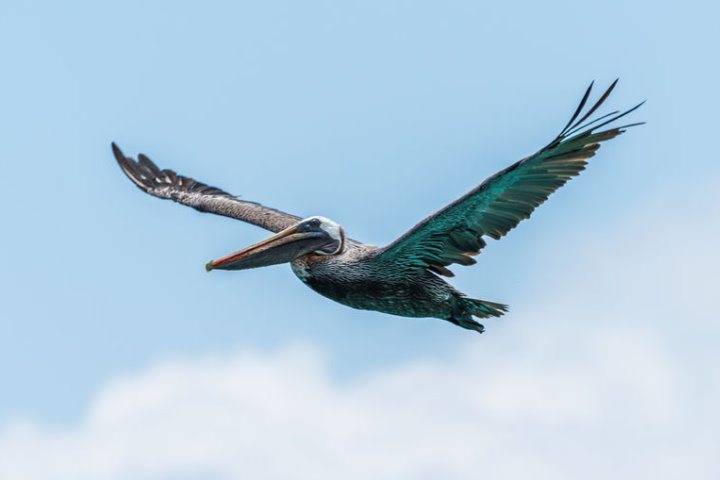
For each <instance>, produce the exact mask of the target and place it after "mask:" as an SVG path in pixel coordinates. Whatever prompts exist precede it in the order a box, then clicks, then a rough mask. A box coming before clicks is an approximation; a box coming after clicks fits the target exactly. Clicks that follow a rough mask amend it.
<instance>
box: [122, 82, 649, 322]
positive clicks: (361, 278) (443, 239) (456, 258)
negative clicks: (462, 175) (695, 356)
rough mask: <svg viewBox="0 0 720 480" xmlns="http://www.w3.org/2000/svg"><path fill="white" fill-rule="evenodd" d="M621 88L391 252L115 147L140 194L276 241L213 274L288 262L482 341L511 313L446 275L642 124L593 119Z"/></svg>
mask: <svg viewBox="0 0 720 480" xmlns="http://www.w3.org/2000/svg"><path fill="white" fill-rule="evenodd" d="M616 84H617V80H615V81H614V82H613V83H612V84H611V85H610V86H609V88H608V89H607V90H606V91H605V92H604V93H603V94H602V95H601V96H600V98H599V99H598V100H597V101H596V102H595V103H594V104H593V106H592V107H590V108H589V109H587V110H586V111H585V105H586V103H587V101H588V98H589V97H590V93H591V91H592V87H593V83H591V84H590V86H589V87H588V88H587V90H586V91H585V94H584V95H583V97H582V100H581V101H580V104H579V105H578V107H577V109H576V110H575V112H574V114H573V115H572V117H571V118H570V120H569V121H568V123H567V124H566V125H565V127H564V128H563V129H562V130H561V131H560V133H559V134H558V135H557V136H556V137H555V138H554V139H553V140H552V141H551V142H550V143H548V144H547V145H546V146H544V147H543V148H541V149H540V150H538V151H537V152H536V153H534V154H532V155H530V156H528V157H526V158H523V159H522V160H520V161H518V162H516V163H513V164H512V165H510V166H509V167H507V168H506V169H504V170H502V171H500V172H498V173H496V174H495V175H492V176H491V177H489V178H487V179H486V180H485V181H484V182H482V183H481V184H480V185H478V186H477V187H475V188H474V189H473V190H471V191H470V192H468V193H467V194H465V195H463V196H462V197H460V198H458V199H457V200H455V201H454V202H452V203H451V204H450V205H448V206H446V207H445V208H443V209H441V210H439V211H438V212H436V213H434V214H433V215H430V216H429V217H427V218H426V219H424V220H423V221H421V222H420V223H418V224H417V225H415V226H414V227H413V228H412V229H410V230H409V231H408V232H406V233H405V234H404V235H402V236H401V237H400V238H398V239H397V240H395V241H393V242H392V243H390V244H389V245H386V246H384V247H376V246H373V245H368V244H364V243H361V242H358V241H356V240H353V239H351V238H349V237H348V236H347V234H346V233H345V229H344V228H343V227H342V226H341V225H339V224H338V223H336V222H334V221H332V220H330V219H328V218H325V217H322V216H312V217H308V218H301V217H298V216H295V215H291V214H289V213H285V212H282V211H280V210H276V209H273V208H269V207H266V206H264V205H261V204H259V203H255V202H250V201H247V200H243V199H241V198H239V197H237V196H234V195H231V194H229V193H227V192H226V191H224V190H221V189H219V188H216V187H211V186H209V185H206V184H204V183H201V182H198V181H196V180H193V179H192V178H190V177H185V176H182V175H178V174H177V173H175V172H174V171H172V170H168V169H165V170H161V169H160V168H158V167H157V166H156V165H155V164H154V163H153V162H152V161H151V160H150V159H149V158H148V157H146V156H145V155H143V154H140V155H138V157H137V160H135V159H133V158H131V157H126V156H125V155H124V154H123V152H122V151H121V150H120V148H118V146H117V145H116V144H115V143H113V144H112V150H113V153H114V156H115V159H116V160H117V162H118V164H119V165H120V168H121V169H122V170H123V172H125V174H126V175H127V176H128V178H129V179H130V180H132V182H133V183H135V185H136V186H137V187H138V188H140V189H141V190H142V191H144V192H146V193H148V194H150V195H153V196H155V197H158V198H163V199H168V200H173V201H175V202H178V203H181V204H183V205H187V206H189V207H192V208H194V209H196V210H199V211H201V212H209V213H214V214H217V215H223V216H226V217H230V218H234V219H237V220H242V221H244V222H247V223H251V224H253V225H256V226H258V227H261V228H264V229H266V230H269V231H271V232H273V233H274V235H272V236H271V237H269V238H267V239H266V240H263V241H261V242H259V243H256V244H255V245H252V246H249V247H247V248H244V249H242V250H239V251H237V252H234V253H231V254H229V255H226V256H224V257H220V258H218V259H216V260H212V261H210V262H208V263H207V265H206V269H207V271H211V270H245V269H249V268H257V267H265V266H268V265H275V264H280V263H288V262H289V263H290V265H291V267H292V271H293V273H294V274H295V275H296V276H297V277H298V278H299V279H300V280H301V281H302V282H303V283H305V284H306V285H307V286H309V287H310V288H312V289H313V290H314V291H316V292H317V293H319V294H321V295H323V296H325V297H327V298H330V299H331V300H334V301H336V302H339V303H341V304H343V305H347V306H349V307H352V308H357V309H362V310H376V311H379V312H384V313H389V314H392V315H400V316H403V317H432V318H439V319H443V320H447V321H448V322H451V323H453V324H455V325H458V326H460V327H463V328H466V329H469V330H475V331H477V332H480V333H482V332H483V331H484V329H485V328H484V326H483V325H482V324H481V323H480V322H478V321H477V320H475V319H476V318H478V319H484V318H489V317H499V316H501V315H503V314H504V313H505V312H506V311H507V309H508V307H507V305H504V304H502V303H496V302H489V301H487V300H479V299H476V298H470V297H468V296H467V295H466V294H464V293H462V292H460V291H458V290H456V289H455V288H453V286H452V285H450V284H449V283H447V282H446V281H445V280H444V279H443V278H442V277H452V276H453V273H452V272H451V271H450V270H449V269H448V267H449V266H450V265H452V264H459V265H472V264H474V263H475V259H473V258H472V257H473V256H474V255H477V254H478V253H480V251H481V250H482V249H483V248H484V247H485V245H486V238H487V237H489V238H492V239H495V240H499V239H500V238H502V237H503V236H504V235H505V234H507V233H508V232H509V231H510V230H511V229H513V228H514V227H515V226H516V225H517V224H518V223H519V222H520V221H521V220H523V219H526V218H528V217H530V214H531V213H532V212H533V210H534V209H535V208H536V207H538V206H539V205H540V204H542V203H543V202H544V201H545V200H546V199H547V198H548V196H549V195H550V194H551V193H553V192H554V191H555V190H557V189H558V188H560V187H561V186H563V185H564V184H565V183H566V182H567V181H568V180H570V178H572V177H574V176H577V175H578V174H580V172H581V171H582V170H584V169H585V166H586V165H587V162H588V159H589V158H590V157H592V156H594V155H595V152H596V151H597V150H598V148H600V144H601V143H602V142H604V141H606V140H610V139H611V138H615V137H616V136H618V135H620V134H621V133H623V132H624V131H625V129H626V128H629V127H633V126H636V125H640V124H641V123H642V122H640V123H632V124H626V125H622V126H609V125H610V124H612V123H614V122H616V121H617V120H618V119H620V118H622V117H624V116H625V115H627V114H629V113H630V112H632V111H634V110H636V109H637V108H638V107H640V106H641V105H642V103H640V104H638V105H636V106H634V107H632V108H630V109H629V110H626V111H624V112H620V111H613V112H610V113H608V114H606V115H602V116H597V117H596V118H592V119H591V116H592V114H593V113H595V111H596V110H597V109H598V108H599V107H600V106H601V105H602V104H603V103H604V102H605V100H606V99H607V98H608V96H609V95H610V93H611V92H612V91H613V89H614V88H615V85H616ZM643 103H644V102H643ZM606 126H609V127H608V128H606V129H603V127H606Z"/></svg>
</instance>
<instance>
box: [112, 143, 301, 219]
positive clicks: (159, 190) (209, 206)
mask: <svg viewBox="0 0 720 480" xmlns="http://www.w3.org/2000/svg"><path fill="white" fill-rule="evenodd" d="M112 150H113V153H114V154H115V159H116V160H117V162H118V165H120V168H122V170H123V172H125V175H127V176H128V178H129V179H130V180H132V181H133V183H134V184H135V185H137V187H138V188H139V189H140V190H142V191H143V192H146V193H149V194H150V195H153V196H155V197H158V198H164V199H167V200H173V201H175V202H178V203H181V204H183V205H187V206H189V207H192V208H194V209H195V210H199V211H201V212H209V213H215V214H217V215H223V216H226V217H230V218H236V219H238V220H242V221H243V222H248V223H252V224H253V225H257V226H258V227H262V228H264V229H266V230H270V231H271V232H279V231H280V230H283V229H285V228H287V227H289V226H291V225H293V224H295V223H297V222H299V221H300V220H301V218H300V217H296V216H295V215H290V214H288V213H285V212H281V211H280V210H275V209H274V208H268V207H265V206H263V205H260V204H259V203H255V202H248V201H245V200H240V199H239V198H238V197H236V196H234V195H230V194H229V193H227V192H225V191H223V190H220V189H219V188H216V187H211V186H209V185H205V184H204V183H201V182H198V181H195V180H193V179H192V178H189V177H184V176H182V175H178V174H177V173H175V172H173V171H172V170H168V169H165V170H160V169H159V168H158V167H157V165H155V164H154V163H153V162H152V161H151V160H150V159H149V158H148V157H146V156H145V155H143V154H142V153H141V154H140V155H138V159H137V160H135V159H133V158H130V157H126V156H125V155H123V153H122V151H121V150H120V149H119V148H118V146H117V145H115V143H113V144H112Z"/></svg>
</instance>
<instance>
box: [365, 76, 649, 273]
mask: <svg viewBox="0 0 720 480" xmlns="http://www.w3.org/2000/svg"><path fill="white" fill-rule="evenodd" d="M616 83H617V80H616V81H615V82H613V84H612V85H611V86H610V88H608V89H607V90H606V91H605V93H604V94H603V95H602V96H601V97H600V99H599V100H598V101H597V102H596V103H595V105H593V106H592V107H591V108H590V109H589V111H588V112H587V113H585V114H584V115H583V116H582V117H580V119H579V120H577V121H576V119H577V118H578V116H580V114H581V112H582V110H583V108H584V106H585V102H586V101H587V99H588V97H589V95H590V91H591V89H592V84H590V87H589V88H588V89H587V91H586V92H585V95H584V96H583V98H582V101H581V102H580V105H579V106H578V108H577V110H576V111H575V113H574V115H573V116H572V118H571V119H570V121H569V122H568V124H567V125H566V126H565V128H564V129H563V130H562V132H560V134H559V135H558V136H557V137H556V138H555V139H554V140H553V141H552V142H550V143H549V144H548V145H547V146H546V147H544V148H542V149H541V150H540V151H538V152H536V153H535V154H533V155H531V156H529V157H527V158H524V159H522V160H520V161H519V162H517V163H515V164H513V165H511V166H510V167H508V168H506V169H505V170H503V171H501V172H498V173H496V174H495V175H493V176H492V177H490V178H488V179H487V180H485V181H484V182H483V183H482V184H480V185H479V186H478V187H476V188H475V189H473V190H472V191H470V192H469V193H468V194H466V195H465V196H463V197H461V198H459V199H458V200H456V201H455V202H453V203H451V204H450V205H448V206H447V207H445V208H444V209H442V210H440V211H439V212H437V213H435V214H434V215H432V216H430V217H428V218H426V219H425V220H423V221H422V222H420V223H419V224H417V225H416V226H415V227H413V228H412V229H411V230H410V231H408V232H407V233H406V234H405V235H403V236H402V237H400V238H398V239H397V240H396V241H394V242H393V243H391V244H390V245H388V246H387V247H384V248H382V249H380V251H379V252H378V256H377V260H378V261H381V262H389V263H392V264H393V265H395V266H405V267H407V268H427V269H429V270H432V271H434V272H435V273H438V274H441V275H446V276H452V275H453V274H452V272H451V271H450V270H448V269H447V268H446V267H447V266H448V265H450V264H453V263H458V264H461V265H472V264H473V263H475V260H474V259H473V258H472V255H477V254H478V253H479V252H480V250H481V249H482V248H483V247H484V246H485V245H486V243H485V240H484V238H483V237H486V236H487V237H490V238H494V239H496V240H497V239H500V238H501V237H503V236H504V235H505V234H506V233H508V232H509V231H510V230H511V229H513V228H514V227H515V226H516V225H517V224H518V223H520V221H521V220H524V219H526V218H528V217H530V214H531V213H532V212H533V210H534V209H535V208H536V207H537V206H539V205H540V204H542V203H543V202H544V201H545V200H546V199H547V198H548V196H549V195H550V194H551V193H553V192H554V191H555V190H557V189H558V188H560V187H561V186H563V185H564V184H565V183H566V182H567V181H568V180H570V178H572V177H574V176H576V175H578V174H579V173H580V172H581V171H582V170H584V169H585V165H587V160H588V158H590V157H592V156H593V155H595V152H596V151H597V149H598V148H600V143H601V142H603V141H605V140H609V139H611V138H614V137H616V136H618V135H620V134H621V133H623V132H624V131H625V130H624V129H625V128H628V127H631V126H634V125H638V124H632V125H623V126H619V127H614V128H609V129H607V130H600V131H598V130H599V129H601V128H602V127H604V126H605V125H608V124H609V123H611V122H614V121H616V120H618V119H619V118H621V117H624V116H625V115H627V114H628V113H630V112H632V111H634V110H635V109H636V108H638V107H639V106H640V105H642V104H640V105H637V106H635V107H633V108H631V109H630V110H627V111H626V112H623V113H618V112H613V113H612V114H609V115H605V116H602V117H599V118H597V119H595V120H591V121H589V122H587V123H585V124H584V125H583V122H584V121H585V120H587V119H588V118H589V117H590V115H591V114H592V113H594V112H595V111H596V110H597V109H598V108H599V107H600V105H601V104H602V103H603V102H604V101H605V100H606V99H607V97H608V96H609V95H610V92H611V91H612V89H613V88H614V87H615V84H616ZM608 116H610V117H611V118H609V119H607V120H605V121H604V122H602V123H600V124H597V122H598V121H599V120H601V119H605V118H607V117H608ZM591 125H594V126H591Z"/></svg>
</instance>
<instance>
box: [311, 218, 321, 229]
mask: <svg viewBox="0 0 720 480" xmlns="http://www.w3.org/2000/svg"><path fill="white" fill-rule="evenodd" d="M310 226H311V227H319V226H320V220H318V219H317V218H313V219H312V220H310Z"/></svg>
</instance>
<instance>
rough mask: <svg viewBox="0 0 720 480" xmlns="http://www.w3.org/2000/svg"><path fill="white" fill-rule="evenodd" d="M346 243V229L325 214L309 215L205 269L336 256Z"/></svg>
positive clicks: (258, 265) (228, 268) (209, 264)
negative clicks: (315, 256) (312, 254)
mask: <svg viewBox="0 0 720 480" xmlns="http://www.w3.org/2000/svg"><path fill="white" fill-rule="evenodd" d="M344 245H345V232H344V231H343V229H342V227H341V226H340V225H338V224H337V223H335V222H333V221H332V220H330V219H327V218H325V217H318V216H315V217H310V218H306V219H304V220H301V221H299V222H298V223H296V224H295V225H293V226H291V227H288V228H286V229H285V230H282V231H280V232H278V233H276V234H275V235H273V236H271V237H269V238H266V239H265V240H263V241H261V242H258V243H256V244H255V245H251V246H249V247H247V248H244V249H242V250H239V251H237V252H235V253H231V254H230V255H226V256H224V257H222V258H218V259H217V260H211V261H209V262H208V263H207V264H206V265H205V270H207V271H208V272H209V271H210V270H216V269H218V270H244V269H247V268H257V267H266V266H269V265H276V264H278V263H286V262H291V261H293V260H295V259H296V258H298V257H301V256H303V255H307V254H308V253H314V254H317V255H337V254H338V253H340V252H342V249H343V247H344Z"/></svg>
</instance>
